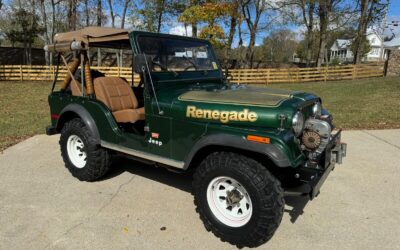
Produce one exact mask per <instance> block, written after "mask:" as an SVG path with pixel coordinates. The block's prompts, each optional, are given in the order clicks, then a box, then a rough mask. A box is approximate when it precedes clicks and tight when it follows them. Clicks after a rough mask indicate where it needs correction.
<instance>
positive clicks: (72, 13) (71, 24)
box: [68, 0, 77, 30]
mask: <svg viewBox="0 0 400 250" xmlns="http://www.w3.org/2000/svg"><path fill="white" fill-rule="evenodd" d="M76 1H77V0H69V1H68V28H69V30H76Z"/></svg>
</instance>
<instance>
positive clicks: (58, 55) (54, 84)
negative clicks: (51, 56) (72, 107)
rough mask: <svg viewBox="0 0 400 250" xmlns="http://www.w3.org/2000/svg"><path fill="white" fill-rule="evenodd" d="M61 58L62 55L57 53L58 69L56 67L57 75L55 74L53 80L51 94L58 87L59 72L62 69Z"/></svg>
mask: <svg viewBox="0 0 400 250" xmlns="http://www.w3.org/2000/svg"><path fill="white" fill-rule="evenodd" d="M60 58H61V55H60V53H57V67H56V73H55V76H54V80H53V86H52V87H51V92H52V93H53V91H54V88H55V86H56V83H57V79H58V70H59V68H60Z"/></svg>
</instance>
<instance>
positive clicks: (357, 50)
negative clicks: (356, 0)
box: [353, 0, 372, 64]
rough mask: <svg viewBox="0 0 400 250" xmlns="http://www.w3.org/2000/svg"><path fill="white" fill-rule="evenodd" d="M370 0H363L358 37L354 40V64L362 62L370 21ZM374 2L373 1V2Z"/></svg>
mask: <svg viewBox="0 0 400 250" xmlns="http://www.w3.org/2000/svg"><path fill="white" fill-rule="evenodd" d="M369 2H370V0H361V4H360V5H361V6H360V7H361V9H360V10H361V15H360V20H359V23H358V28H357V37H356V39H355V40H354V45H355V46H354V58H353V63H354V64H359V63H361V59H362V56H363V55H362V50H363V44H364V42H365V37H366V34H367V22H368V17H367V11H368V5H369ZM371 4H372V3H371Z"/></svg>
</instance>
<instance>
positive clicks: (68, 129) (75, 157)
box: [60, 118, 111, 181]
mask: <svg viewBox="0 0 400 250" xmlns="http://www.w3.org/2000/svg"><path fill="white" fill-rule="evenodd" d="M60 147H61V156H62V157H63V160H64V163H65V167H66V168H67V169H68V170H69V171H70V172H71V174H72V175H73V176H74V177H76V178H78V179H79V180H81V181H95V180H97V179H99V178H101V177H102V176H104V175H105V174H106V173H107V172H108V170H109V169H110V165H111V159H110V155H109V152H108V151H107V150H106V149H104V148H101V147H100V145H97V144H96V143H95V141H94V140H93V136H92V134H91V132H90V130H89V129H88V128H87V127H86V125H85V124H84V123H83V122H82V120H81V119H80V118H75V119H72V120H71V121H69V122H67V123H66V124H65V125H64V127H63V129H62V130H61V137H60Z"/></svg>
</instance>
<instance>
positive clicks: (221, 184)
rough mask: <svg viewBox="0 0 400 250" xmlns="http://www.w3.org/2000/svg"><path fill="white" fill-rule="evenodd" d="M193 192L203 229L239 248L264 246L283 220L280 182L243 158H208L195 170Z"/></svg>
mask: <svg viewBox="0 0 400 250" xmlns="http://www.w3.org/2000/svg"><path fill="white" fill-rule="evenodd" d="M193 193H194V202H195V205H196V211H197V212H198V213H199V215H200V218H201V220H202V221H203V223H204V225H205V227H206V229H207V230H208V231H212V232H213V233H214V234H215V235H216V236H217V237H219V238H220V239H221V240H222V241H227V242H229V243H231V244H234V245H237V246H238V247H256V246H259V245H261V244H263V243H265V242H266V241H268V240H269V239H270V238H271V237H272V236H273V234H274V232H275V230H276V229H277V228H278V226H279V224H280V222H281V220H282V215H283V209H284V199H283V191H282V188H281V185H280V182H279V181H278V180H277V179H276V178H275V177H274V176H273V175H271V174H270V173H269V171H268V170H267V169H266V168H265V166H263V165H261V164H260V163H259V162H257V161H255V160H253V159H251V158H248V157H245V156H243V155H239V154H234V153H227V152H217V153H213V154H211V155H209V156H208V157H207V158H206V159H204V160H203V162H202V163H201V164H200V165H199V167H198V168H197V169H196V172H195V174H194V179H193Z"/></svg>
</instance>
